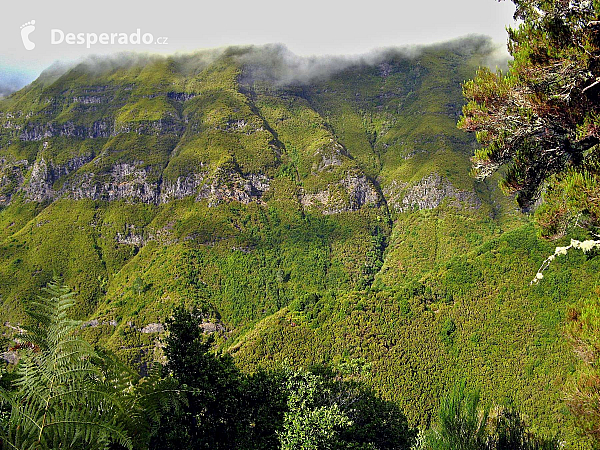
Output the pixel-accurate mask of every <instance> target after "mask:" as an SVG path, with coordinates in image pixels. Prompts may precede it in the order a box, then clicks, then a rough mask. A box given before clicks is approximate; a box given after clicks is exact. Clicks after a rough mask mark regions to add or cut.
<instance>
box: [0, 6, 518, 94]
mask: <svg viewBox="0 0 600 450" xmlns="http://www.w3.org/2000/svg"><path fill="white" fill-rule="evenodd" d="M514 9H515V7H514V5H513V3H512V2H510V1H504V0H502V1H498V0H451V1H448V0H410V1H409V0H391V1H390V0H387V1H384V0H367V1H356V0H354V1H353V0H345V1H339V0H332V1H329V0H304V1H302V2H297V1H294V2H290V1H287V2H286V1H285V0H277V1H276V0H251V1H250V0H246V1H241V0H222V1H217V0H210V1H205V0H192V1H189V0H188V1H184V0H161V1H151V0H146V1H131V0H100V1H95V2H89V1H85V0H78V1H71V0H68V1H61V0H51V1H48V0H44V1H40V0H28V1H24V0H2V3H0V96H2V95H3V92H6V91H10V90H14V89H17V88H20V87H22V86H23V85H25V84H27V83H28V82H30V81H32V80H33V79H35V78H36V77H37V76H38V75H39V73H40V72H41V71H42V70H44V69H45V68H47V67H48V66H50V65H51V64H52V63H54V62H56V61H64V62H71V61H76V60H78V59H81V58H85V57H87V56H90V55H98V54H100V55H102V54H112V53H117V52H123V51H136V52H145V53H163V54H173V53H182V52H183V53H185V52H191V51H194V50H198V49H203V48H215V47H222V46H227V45H248V44H255V45H261V44H267V43H282V44H284V45H285V46H287V47H288V49H289V50H290V51H291V52H293V53H295V54H297V55H301V56H312V55H317V56H324V55H357V54H364V53H367V52H369V51H372V50H375V49H380V48H385V47H397V46H407V45H419V44H429V43H435V42H442V41H446V40H450V39H454V38H457V37H461V36H465V35H469V34H480V35H488V36H490V37H491V38H492V39H493V40H494V41H496V42H498V43H503V44H504V43H505V42H506V30H505V27H506V26H507V25H511V24H513V21H512V15H513V13H514ZM32 21H33V22H34V23H32ZM138 30H139V33H138ZM70 34H71V35H70ZM165 38H166V39H165ZM138 41H139V43H138Z"/></svg>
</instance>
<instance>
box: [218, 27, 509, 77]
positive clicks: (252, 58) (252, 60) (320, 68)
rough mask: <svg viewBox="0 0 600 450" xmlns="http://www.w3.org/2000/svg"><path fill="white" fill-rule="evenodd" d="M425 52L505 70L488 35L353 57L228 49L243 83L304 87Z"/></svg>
mask: <svg viewBox="0 0 600 450" xmlns="http://www.w3.org/2000/svg"><path fill="white" fill-rule="evenodd" d="M427 50H448V51H451V52H454V53H458V54H462V55H466V56H470V55H480V56H481V58H482V59H481V64H482V65H486V66H489V67H490V68H492V69H495V68H496V66H499V67H505V66H506V64H507V62H508V57H509V55H508V53H507V52H506V50H505V46H503V45H500V44H495V43H493V42H492V40H491V38H489V37H487V36H480V35H471V36H466V37H463V38H459V39H454V40H452V41H449V42H443V43H439V44H433V45H426V46H424V45H421V46H416V45H413V46H406V47H389V48H381V49H375V50H373V51H371V52H369V53H365V54H362V55H353V56H318V57H306V56H298V55H295V54H294V53H292V52H291V51H289V50H288V49H287V48H286V47H285V46H284V45H281V44H271V45H264V46H250V47H238V48H231V49H229V52H230V53H231V55H232V56H234V57H236V58H237V59H238V60H239V62H240V63H242V65H243V66H244V76H243V78H242V82H252V81H267V82H271V83H273V84H276V85H303V84H309V83H311V82H315V81H321V80H324V79H327V78H329V77H331V76H333V75H335V74H337V73H339V72H342V71H344V70H346V69H349V68H351V67H356V66H365V65H366V66H374V65H378V64H381V63H383V62H384V61H390V60H393V59H415V58H417V57H419V55H421V54H422V53H423V52H424V51H427Z"/></svg>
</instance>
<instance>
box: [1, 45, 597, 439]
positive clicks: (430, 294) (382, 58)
mask: <svg viewBox="0 0 600 450" xmlns="http://www.w3.org/2000/svg"><path fill="white" fill-rule="evenodd" d="M489 51H490V46H489V43H488V42H487V41H486V40H484V39H477V38H472V39H468V40H464V41H458V42H453V43H450V44H446V45H439V46H434V47H429V48H423V49H419V51H417V52H415V51H413V52H411V53H409V52H406V51H387V52H382V53H380V54H377V55H373V56H371V57H369V58H364V59H340V60H333V61H323V60H321V61H319V60H317V61H312V62H311V61H308V62H307V61H305V60H301V59H297V58H295V57H293V55H290V54H289V53H287V52H286V51H285V50H284V49H282V48H280V47H276V46H270V47H269V46H268V47H264V48H230V49H225V50H222V51H215V52H205V53H198V54H195V55H187V56H178V57H169V58H142V57H135V58H132V59H130V60H127V61H117V60H100V61H88V62H85V63H82V64H80V65H78V66H76V67H73V68H70V69H69V70H67V71H64V72H60V73H59V72H54V73H52V72H48V73H46V74H44V75H43V76H42V77H40V79H38V80H36V81H35V82H34V83H32V84H31V85H30V86H28V87H26V88H25V89H23V90H21V91H19V92H17V93H15V94H13V95H11V96H10V97H8V98H7V99H5V100H2V101H1V102H0V208H1V209H0V295H1V298H2V302H1V306H0V311H1V313H0V314H1V317H2V321H3V322H6V326H8V327H9V328H8V329H9V330H10V329H12V328H10V327H13V326H15V325H17V324H18V323H19V322H20V321H22V320H24V315H23V310H22V299H24V298H28V297H31V296H34V295H36V294H37V292H38V290H39V288H40V287H41V286H43V285H44V284H45V283H46V282H47V281H49V280H50V278H51V277H52V274H53V272H58V273H59V274H61V275H62V276H63V277H64V279H65V282H66V283H67V284H69V285H70V286H71V287H73V288H74V289H75V290H76V291H77V292H78V293H79V295H78V302H79V303H78V306H77V310H78V314H79V315H80V316H81V317H82V318H85V319H86V320H87V322H86V326H85V327H84V328H83V329H82V334H84V335H85V336H86V337H87V338H90V339H92V340H93V341H97V342H100V343H102V344H103V345H105V346H108V347H110V348H112V349H114V350H116V351H117V352H118V353H119V354H120V355H121V356H123V357H125V358H126V359H127V360H128V361H129V362H130V363H132V364H136V365H139V364H141V365H142V369H143V366H144V365H145V363H147V362H148V361H149V360H151V359H153V358H155V357H159V356H160V349H159V347H158V346H157V345H156V343H157V338H158V336H159V334H160V332H161V331H162V322H163V321H164V319H165V317H167V316H168V315H169V314H170V313H171V311H172V309H173V307H174V306H175V305H178V304H181V303H183V304H185V305H187V306H194V305H195V306H199V307H200V308H201V309H202V310H203V311H204V314H205V330H206V331H207V332H214V333H215V335H216V336H217V341H218V342H219V345H220V346H221V347H222V348H223V349H227V350H228V351H230V352H232V353H233V354H234V355H235V357H236V360H237V361H238V362H239V364H240V365H241V366H242V367H244V368H246V369H248V370H251V369H252V368H255V367H257V366H260V365H265V364H266V365H270V364H274V363H279V362H281V361H285V360H287V361H293V362H294V363H298V364H304V365H306V364H311V363H315V362H323V361H330V360H331V359H335V358H337V357H345V356H364V357H365V358H366V359H368V360H369V361H372V362H373V363H374V372H373V380H372V382H373V384H374V386H376V387H377V388H378V389H380V390H381V391H382V392H383V393H385V395H386V396H388V397H389V398H393V399H394V400H397V401H398V402H399V403H400V404H401V405H402V406H403V408H404V409H405V411H406V412H407V414H408V415H409V417H410V419H411V420H412V421H414V422H415V423H421V424H426V423H427V422H428V420H429V419H430V417H431V414H432V413H433V412H434V411H435V408H436V405H437V401H438V400H437V399H438V397H439V395H440V393H442V392H443V391H444V390H445V389H447V388H448V386H450V385H452V384H453V381H454V380H455V379H457V378H460V377H465V376H467V377H469V378H470V379H471V380H472V382H473V383H475V384H477V385H479V386H481V387H482V388H483V389H484V392H485V395H486V396H487V397H488V399H489V400H493V401H496V402H498V401H500V400H501V399H502V398H503V397H505V396H508V395H512V396H513V397H514V398H515V400H517V401H519V402H522V404H523V410H524V412H525V413H526V414H528V415H529V417H530V419H531V422H532V424H533V425H534V427H537V428H538V429H539V430H541V431H542V432H546V433H548V432H553V431H556V430H560V431H561V433H563V434H564V436H565V439H566V440H567V442H568V443H569V445H575V443H576V442H578V441H580V439H579V438H578V437H577V436H576V435H575V431H573V421H572V419H571V418H570V417H569V416H568V415H565V413H564V411H563V410H564V408H563V407H562V403H561V395H562V393H561V392H562V388H563V385H564V383H565V380H567V379H568V376H569V373H570V372H572V371H573V370H574V364H575V362H574V358H573V357H572V355H571V354H570V353H569V351H568V346H567V344H566V342H565V340H564V339H563V338H561V329H562V326H563V318H564V317H565V311H566V308H567V306H568V305H570V304H571V303H576V302H577V301H578V299H579V298H580V297H581V296H586V295H590V293H591V290H592V288H593V286H592V285H591V284H590V283H589V282H588V281H586V280H588V279H589V277H590V276H593V274H594V273H596V272H594V271H597V267H596V262H595V261H594V260H593V259H592V260H589V261H584V260H583V259H581V258H579V259H578V258H577V257H573V258H571V259H570V260H569V261H568V263H565V264H564V265H562V266H561V265H559V264H557V266H556V268H555V277H556V278H555V279H552V277H548V279H547V280H546V279H545V280H544V282H545V283H544V284H541V285H540V286H537V287H534V288H532V287H529V285H528V280H529V279H530V278H531V277H532V276H533V274H534V273H535V270H536V269H537V265H538V264H539V263H540V262H541V261H542V260H543V258H544V257H545V256H546V255H547V254H549V253H550V252H551V248H550V247H551V246H550V245H549V244H548V243H544V242H541V241H538V240H537V239H536V238H535V230H534V229H533V227H531V226H530V225H529V224H528V219H527V217H525V216H522V215H521V214H520V213H518V212H517V211H516V206H515V205H514V204H513V202H512V199H510V198H505V197H503V196H502V195H501V194H500V193H499V192H498V189H497V187H496V184H495V182H493V181H492V182H486V183H479V182H476V181H475V180H474V179H472V178H471V177H470V176H469V175H468V172H469V167H470V162H469V157H470V155H471V154H472V152H473V149H474V145H475V144H474V140H473V139H472V137H470V136H468V135H466V134H463V133H461V132H459V131H458V130H457V129H456V127H455V123H456V120H457V118H458V115H459V113H460V108H461V105H462V96H461V86H460V83H461V82H462V81H463V80H465V79H468V78H470V77H472V75H473V74H474V71H475V70H476V68H477V67H478V65H480V64H481V63H482V61H484V60H485V58H486V56H487V54H488V52H489ZM569 277H571V278H569ZM582 442H583V441H582ZM585 445H586V444H585V443H582V444H581V448H586V447H585ZM574 448H577V447H574Z"/></svg>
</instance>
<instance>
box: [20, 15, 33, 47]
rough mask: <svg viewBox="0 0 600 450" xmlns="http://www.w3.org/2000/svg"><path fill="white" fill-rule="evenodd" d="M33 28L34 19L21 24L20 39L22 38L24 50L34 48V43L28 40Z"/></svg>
mask: <svg viewBox="0 0 600 450" xmlns="http://www.w3.org/2000/svg"><path fill="white" fill-rule="evenodd" d="M34 30H35V20H32V21H31V22H27V23H24V24H23V25H21V39H23V45H24V46H25V49H26V50H33V49H34V48H35V43H33V42H31V41H30V40H29V35H30V34H31V33H33V31H34Z"/></svg>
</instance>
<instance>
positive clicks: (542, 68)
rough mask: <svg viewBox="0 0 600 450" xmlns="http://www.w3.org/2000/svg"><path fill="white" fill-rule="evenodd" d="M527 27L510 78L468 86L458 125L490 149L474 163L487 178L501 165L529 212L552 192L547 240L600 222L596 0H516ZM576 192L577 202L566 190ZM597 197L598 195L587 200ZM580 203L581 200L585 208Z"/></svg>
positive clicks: (481, 79) (545, 214) (516, 41)
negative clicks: (575, 226)
mask: <svg viewBox="0 0 600 450" xmlns="http://www.w3.org/2000/svg"><path fill="white" fill-rule="evenodd" d="M513 2H514V3H515V5H516V12H515V18H516V19H519V20H520V21H521V22H520V24H519V25H518V27H517V28H515V29H509V30H508V50H509V53H510V54H511V55H512V57H513V59H514V60H513V61H512V62H511V64H510V66H509V69H508V72H506V73H502V72H500V71H498V72H496V73H493V72H491V71H490V70H489V69H486V68H481V69H480V70H479V71H478V72H477V75H476V77H475V79H474V80H471V81H468V82H466V83H465V84H464V85H463V90H464V95H465V97H466V98H467V100H468V104H467V105H465V106H464V108H463V116H462V117H461V119H460V121H459V124H458V126H459V128H462V129H463V130H466V131H469V132H475V133H476V137H477V139H478V141H479V142H480V143H481V144H482V145H483V148H481V149H479V150H477V151H476V152H475V155H474V156H473V158H472V161H473V167H474V172H475V174H476V175H477V176H478V177H481V178H485V177H488V176H490V175H491V174H492V173H494V172H495V171H497V170H498V169H499V168H500V167H502V166H505V165H506V166H507V169H506V171H505V172H504V173H503V180H502V183H501V185H502V187H503V188H504V189H505V190H506V191H507V192H513V193H516V195H517V200H518V202H519V204H520V205H521V207H523V208H524V209H527V208H529V207H530V206H531V205H532V203H533V202H534V201H535V200H536V199H537V198H538V196H539V195H540V193H541V192H542V191H543V190H544V189H546V195H545V200H546V204H545V206H544V207H543V208H542V209H541V210H540V211H539V214H538V217H539V223H540V224H541V225H542V227H543V229H542V232H543V234H545V235H549V236H550V235H557V234H559V235H560V234H562V233H564V231H565V229H566V227H567V226H568V225H572V224H573V223H574V222H576V221H577V223H578V224H583V225H585V226H588V227H594V226H596V225H597V224H598V218H599V217H600V214H599V213H600V196H599V195H598V194H599V193H600V179H599V176H600V159H599V156H600V148H599V146H598V143H599V142H600V96H599V95H600V21H598V14H599V11H600V2H599V1H598V0H593V1H588V0H513ZM574 192H577V193H578V195H577V197H578V198H574V196H573V195H569V196H565V195H564V194H565V193H571V194H572V193H574ZM591 193H593V195H592V196H591V197H589V196H588V195H589V194H591ZM577 200H579V201H577Z"/></svg>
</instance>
